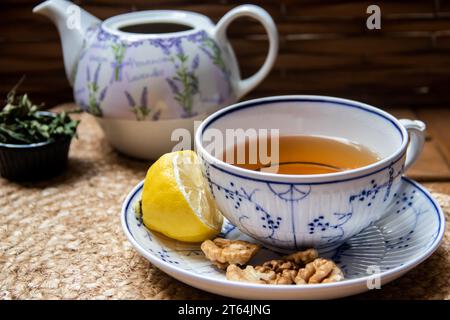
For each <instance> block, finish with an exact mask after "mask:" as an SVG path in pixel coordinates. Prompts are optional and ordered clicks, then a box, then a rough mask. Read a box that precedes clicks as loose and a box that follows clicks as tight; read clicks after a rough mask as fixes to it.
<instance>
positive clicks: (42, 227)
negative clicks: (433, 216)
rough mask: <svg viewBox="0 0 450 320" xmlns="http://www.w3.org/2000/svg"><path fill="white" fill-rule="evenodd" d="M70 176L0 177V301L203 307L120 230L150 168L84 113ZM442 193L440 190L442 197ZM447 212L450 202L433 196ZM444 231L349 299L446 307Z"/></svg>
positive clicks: (449, 277) (448, 273) (448, 280)
mask: <svg viewBox="0 0 450 320" xmlns="http://www.w3.org/2000/svg"><path fill="white" fill-rule="evenodd" d="M81 118H82V122H81V124H80V126H79V130H78V132H79V139H77V140H74V141H73V142H72V145H71V150H70V161H69V167H68V170H67V171H66V172H65V173H64V174H63V175H61V176H59V177H56V178H54V179H52V180H49V181H46V182H40V183H27V184H16V183H12V182H9V181H6V180H4V179H1V178H0V298H1V299H210V298H218V297H217V296H214V295H212V294H209V293H206V292H203V291H200V290H197V289H194V288H192V287H189V286H187V285H185V284H183V283H180V282H178V281H176V280H174V279H173V278H171V277H170V276H168V275H166V274H164V273H163V272H161V271H159V270H158V269H157V268H155V267H154V266H153V265H151V264H150V263H149V262H148V261H147V260H145V259H144V258H143V257H141V256H140V255H139V254H138V253H137V252H136V251H135V250H134V249H133V248H132V247H131V245H130V244H129V243H128V241H127V240H126V238H125V236H124V234H123V232H122V229H121V225H120V208H121V204H122V201H123V200H124V198H125V196H126V195H127V193H128V192H129V191H130V190H131V188H132V187H133V186H134V185H135V184H136V183H137V182H138V181H139V180H141V179H143V177H144V175H145V172H146V170H147V168H148V166H149V164H150V163H146V162H140V161H136V160H132V159H129V158H127V157H125V156H123V155H120V154H118V153H117V152H115V151H113V150H112V149H111V147H110V146H109V145H108V143H107V142H106V141H105V139H104V136H103V134H102V132H101V130H100V128H99V127H98V125H97V124H96V123H95V120H94V119H93V118H92V117H91V116H89V115H82V116H81ZM446 192H448V191H446ZM433 195H434V196H435V197H436V198H437V199H438V201H439V202H440V204H441V205H442V207H443V208H444V210H445V213H446V216H447V219H449V214H450V196H449V195H448V194H444V193H438V192H433ZM449 244H450V230H449V227H448V225H447V228H446V234H445V238H444V240H443V242H442V244H441V246H440V248H439V249H438V250H437V251H436V252H435V253H434V254H433V256H432V257H430V258H429V259H428V260H427V261H426V262H424V263H422V264H421V265H420V266H418V267H417V268H415V269H414V270H412V271H411V272H409V273H408V274H407V275H405V276H403V277H402V278H401V279H398V280H396V281H394V282H392V283H390V284H388V285H386V286H384V287H383V289H382V290H372V291H370V292H367V293H364V294H361V295H358V296H355V297H353V298H356V299H373V298H377V299H378V298H379V299H392V298H398V299H450V268H449V266H450V252H449Z"/></svg>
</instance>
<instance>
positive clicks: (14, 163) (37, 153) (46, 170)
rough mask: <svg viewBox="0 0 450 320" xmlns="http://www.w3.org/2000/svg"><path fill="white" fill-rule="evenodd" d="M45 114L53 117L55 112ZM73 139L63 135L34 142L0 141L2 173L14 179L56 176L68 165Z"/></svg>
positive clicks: (7, 177) (30, 179)
mask: <svg viewBox="0 0 450 320" xmlns="http://www.w3.org/2000/svg"><path fill="white" fill-rule="evenodd" d="M43 113H44V112H43ZM45 115H48V116H50V117H51V116H52V115H53V114H52V113H50V112H45ZM71 140H72V138H71V137H62V138H60V139H57V140H55V141H46V142H39V143H32V144H6V143H0V175H1V176H2V177H4V178H6V179H9V180H13V181H33V180H42V179H45V178H50V177H52V176H55V175H57V174H58V173H60V172H61V171H63V170H64V168H65V167H66V166H67V158H68V154H69V147H70V141H71Z"/></svg>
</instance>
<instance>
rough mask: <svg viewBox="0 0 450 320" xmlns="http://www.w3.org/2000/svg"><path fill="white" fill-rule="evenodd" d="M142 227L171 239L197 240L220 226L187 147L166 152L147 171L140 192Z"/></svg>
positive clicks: (203, 238)
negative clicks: (185, 149) (183, 149)
mask: <svg viewBox="0 0 450 320" xmlns="http://www.w3.org/2000/svg"><path fill="white" fill-rule="evenodd" d="M142 218H143V222H144V224H145V226H146V227H147V228H149V229H151V230H155V231H158V232H160V233H162V234H164V235H166V236H168V237H170V238H172V239H176V240H180V241H186V242H201V241H204V240H206V239H209V238H212V237H214V236H215V235H216V234H217V233H219V232H220V230H221V228H222V222H223V217H222V214H221V213H220V211H219V210H218V209H217V207H216V204H215V202H214V200H213V198H212V195H211V193H210V191H209V189H208V186H207V185H206V183H205V181H204V179H203V176H202V172H201V169H200V165H199V162H198V158H197V155H196V154H195V152H193V151H191V150H187V151H177V152H172V153H167V154H165V155H163V156H162V157H161V158H159V159H158V160H157V161H156V162H155V163H154V164H153V165H152V166H151V167H150V169H149V170H148V172H147V175H146V177H145V181H144V188H143V191H142Z"/></svg>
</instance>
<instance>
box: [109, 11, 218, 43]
mask: <svg viewBox="0 0 450 320" xmlns="http://www.w3.org/2000/svg"><path fill="white" fill-rule="evenodd" d="M148 24H174V25H178V26H182V27H183V26H184V27H186V28H185V30H183V31H174V32H172V31H169V32H157V33H152V32H150V33H145V32H139V33H136V32H129V31H123V30H121V29H126V28H127V27H132V26H139V25H148ZM213 26H214V24H213V22H212V21H211V20H210V19H209V18H208V17H207V16H205V15H202V14H199V13H195V12H190V11H184V10H145V11H137V12H130V13H124V14H120V15H117V16H114V17H111V18H108V19H106V20H105V21H104V22H103V23H102V28H103V30H105V31H107V32H108V33H111V34H114V35H116V36H119V37H122V38H132V39H143V38H145V39H148V38H163V37H165V36H169V37H173V36H183V35H188V34H190V33H192V32H197V31H199V30H208V29H210V28H211V27H213Z"/></svg>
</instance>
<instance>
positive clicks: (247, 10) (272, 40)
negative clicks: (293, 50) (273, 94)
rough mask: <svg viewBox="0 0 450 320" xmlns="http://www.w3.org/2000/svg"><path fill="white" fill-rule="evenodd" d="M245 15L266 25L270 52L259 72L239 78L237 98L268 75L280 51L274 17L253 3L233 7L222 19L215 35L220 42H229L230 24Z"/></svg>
mask: <svg viewBox="0 0 450 320" xmlns="http://www.w3.org/2000/svg"><path fill="white" fill-rule="evenodd" d="M244 16H245V17H251V18H254V19H256V20H258V21H259V22H260V23H261V24H262V25H263V26H264V29H265V30H266V32H267V35H268V37H269V52H268V53H267V56H266V61H264V64H263V65H262V67H261V68H260V69H259V70H258V72H256V73H255V74H254V75H252V76H251V77H249V78H247V79H239V81H238V83H237V86H236V95H237V99H240V98H241V97H242V96H244V95H245V94H247V93H248V92H249V91H250V90H252V89H253V88H254V87H256V86H257V85H258V84H259V83H260V82H261V81H262V80H263V79H264V78H265V77H266V76H267V74H268V73H269V71H270V69H271V68H272V66H273V64H274V62H275V58H276V55H277V52H278V32H277V28H276V26H275V23H274V21H273V19H272V17H271V16H270V15H269V14H268V13H267V11H266V10H264V9H263V8H261V7H258V6H255V5H251V4H245V5H241V6H238V7H236V8H233V9H232V10H230V11H229V12H228V13H226V14H225V15H224V16H223V17H222V19H220V21H219V22H218V23H217V26H216V29H215V37H216V39H217V40H218V42H219V43H228V41H227V35H226V32H227V29H228V26H229V25H230V23H231V22H232V21H233V20H235V19H237V18H240V17H244Z"/></svg>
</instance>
